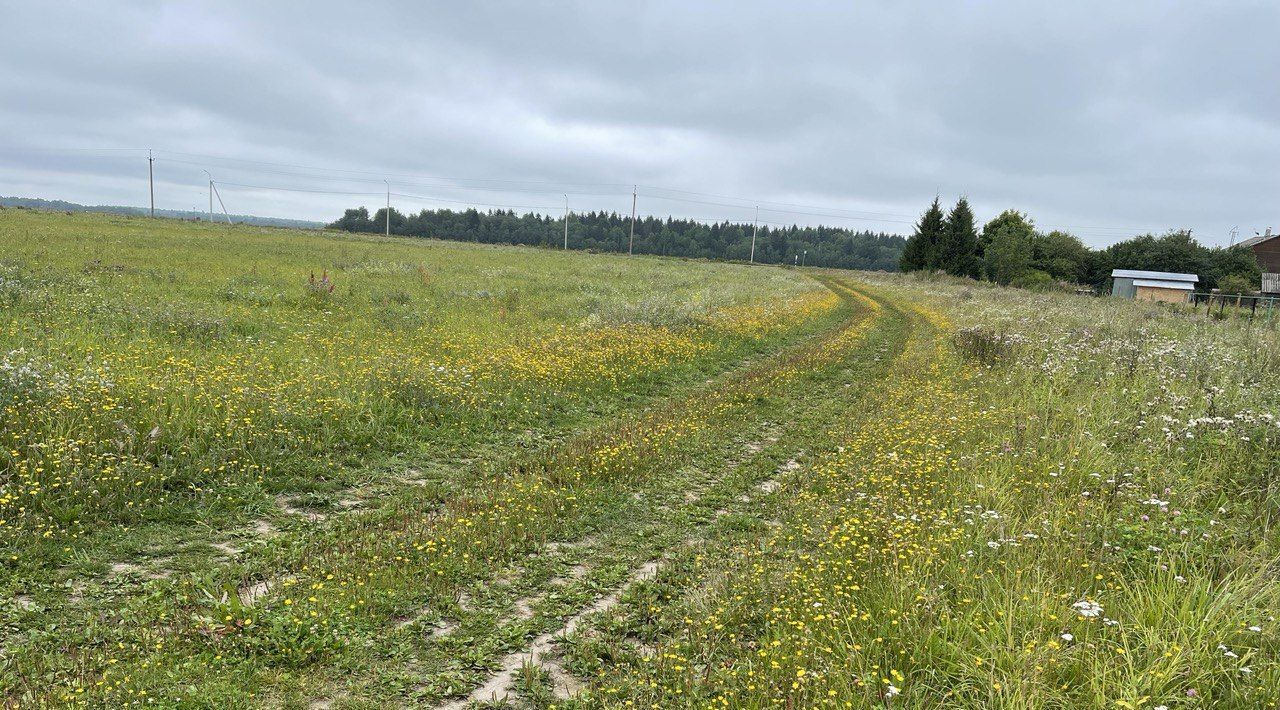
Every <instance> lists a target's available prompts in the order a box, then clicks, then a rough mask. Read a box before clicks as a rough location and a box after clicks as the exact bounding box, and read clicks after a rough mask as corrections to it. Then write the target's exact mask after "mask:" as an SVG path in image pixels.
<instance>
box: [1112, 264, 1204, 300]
mask: <svg viewBox="0 0 1280 710" xmlns="http://www.w3.org/2000/svg"><path fill="white" fill-rule="evenodd" d="M1199 281H1200V277H1199V276H1196V275H1195V274H1174V273H1169V272H1167V271H1139V270H1136V269H1116V270H1114V271H1112V272H1111V295H1112V296H1121V297H1123V298H1132V299H1134V300H1136V301H1162V302H1164V303H1186V302H1187V301H1188V300H1189V299H1190V296H1191V292H1192V291H1195V289H1196V286H1195V285H1196V283H1197V282H1199Z"/></svg>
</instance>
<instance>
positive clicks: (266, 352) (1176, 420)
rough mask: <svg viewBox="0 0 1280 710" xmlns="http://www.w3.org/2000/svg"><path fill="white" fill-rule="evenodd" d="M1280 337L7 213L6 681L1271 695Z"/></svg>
mask: <svg viewBox="0 0 1280 710" xmlns="http://www.w3.org/2000/svg"><path fill="white" fill-rule="evenodd" d="M1278 373H1280V338H1278V337H1277V334H1276V331H1275V327H1274V324H1272V323H1271V322H1268V321H1266V320H1250V319H1243V318H1212V317H1208V316H1206V314H1205V313H1204V312H1203V311H1202V312H1200V313H1198V314H1197V313H1193V312H1190V311H1187V310H1183V309H1179V308H1176V307H1156V306H1153V305H1150V304H1136V303H1132V302H1126V301H1118V300H1112V299H1098V298H1090V297H1082V296H1075V295H1068V294H1044V293H1031V292H1027V291H1022V290H1018V289H1012V288H1004V287H999V286H995V285H992V284H979V283H976V282H973V281H966V280H960V279H952V278H948V277H927V276H922V275H912V276H902V275H898V274H882V273H863V272H849V271H836V270H816V269H791V268H779V267H762V266H748V265H743V264H730V263H711V262H704V261H689V260H677V259H664V258H657V257H627V256H624V255H605V254H587V253H574V252H570V253H565V252H561V251H554V250H544V249H534V248H526V247H502V246H492V245H478V244H467V243H459V242H444V241H435V240H426V239H411V238H390V239H388V238H382V237H379V236H374V235H362V234H361V235H357V234H349V233H338V232H326V231H299V230H288V229H277V228H256V227H248V226H244V225H237V226H234V227H232V226H227V225H217V224H211V223H192V222H180V221H170V220H149V219H144V218H128V217H117V216H104V215H88V214H77V215H64V214H53V213H41V212H34V211H30V210H15V209H6V210H3V211H0V561H2V562H3V565H2V566H0V620H2V621H0V702H3V703H4V704H5V706H6V707H9V706H12V707H64V706H90V707H126V706H139V705H151V706H157V707H209V708H227V707H287V708H374V707H388V706H391V707H444V708H464V707H469V706H470V707H485V706H492V707H534V708H550V707H584V708H587V707H662V708H666V707H690V708H702V707H726V708H740V707H746V708H763V707H786V708H798V707H894V706H903V707H955V708H961V707H965V708H967V707H1002V708H1078V707H1096V708H1117V707H1119V708H1130V709H1133V708H1159V707H1161V706H1164V707H1165V708H1189V707H1241V708H1252V707H1267V706H1271V705H1274V702H1275V700H1274V699H1275V698H1276V697H1277V696H1280V664H1278V663H1277V643H1278V640H1280V635H1278V634H1277V623H1276V619H1275V614H1276V610H1277V604H1278V602H1280V594H1278V590H1277V584H1276V580H1275V577H1276V559H1277V557H1278V554H1277V553H1280V534H1278V533H1277V531H1276V525H1275V520H1276V517H1277V513H1280V507H1278V506H1280V483H1277V476H1278V475H1280V465H1278V461H1277V448H1278V446H1280V419H1278V418H1277V417H1280V407H1278V405H1280V374H1278Z"/></svg>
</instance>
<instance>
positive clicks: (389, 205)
mask: <svg viewBox="0 0 1280 710" xmlns="http://www.w3.org/2000/svg"><path fill="white" fill-rule="evenodd" d="M383 182H384V183H386V184H387V236H388V237H389V236H391V183H390V182H387V181H386V180H383Z"/></svg>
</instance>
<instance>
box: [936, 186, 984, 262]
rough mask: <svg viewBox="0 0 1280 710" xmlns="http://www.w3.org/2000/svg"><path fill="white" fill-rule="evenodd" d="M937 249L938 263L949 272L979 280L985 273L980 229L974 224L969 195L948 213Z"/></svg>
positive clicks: (961, 199) (962, 198)
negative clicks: (981, 255) (983, 270)
mask: <svg viewBox="0 0 1280 710" xmlns="http://www.w3.org/2000/svg"><path fill="white" fill-rule="evenodd" d="M937 251H938V263H937V265H936V266H937V268H940V269H942V270H943V271H946V272H947V273H948V274H951V275H952V276H967V277H969V278H975V279H976V278H978V277H979V276H980V275H981V274H980V271H981V268H980V265H981V262H980V261H979V260H978V230H977V229H976V228H975V227H974V226H973V209H972V208H970V207H969V200H967V199H966V198H964V197H961V198H960V200H959V201H958V202H956V206H955V207H953V208H951V212H950V214H948V215H947V219H946V223H945V224H944V225H943V229H942V238H941V239H940V240H939V242H938V250H937Z"/></svg>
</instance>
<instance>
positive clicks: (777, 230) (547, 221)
mask: <svg viewBox="0 0 1280 710" xmlns="http://www.w3.org/2000/svg"><path fill="white" fill-rule="evenodd" d="M385 218H386V212H385V208H383V209H379V210H378V211H377V212H376V213H374V215H373V216H370V215H369V210H367V209H366V208H364V207H359V208H356V209H349V210H347V211H346V213H345V214H343V216H342V218H341V219H339V220H337V221H336V222H334V223H333V224H330V225H329V227H330V228H333V229H343V230H346V231H348V232H382V231H383V229H384V228H385V226H384V221H383V220H384V219H385ZM630 228H631V217H630V216H629V215H628V216H623V215H619V214H617V213H616V212H586V213H581V214H574V215H572V216H571V217H570V218H569V248H570V249H587V250H593V251H601V252H622V253H626V251H627V239H628V234H629V233H630ZM751 228H752V225H751V224H749V223H747V224H742V223H735V222H717V223H714V224H705V223H702V222H696V221H693V220H688V219H674V218H670V217H668V218H667V219H660V218H657V217H643V218H637V219H636V236H635V252H636V253H637V254H659V255H662V256H683V257H693V258H701V259H736V260H740V261H746V260H747V259H748V258H749V257H750V255H751ZM391 233H392V234H398V235H403V236H412V237H434V238H437V239H452V240H457V241H465V242H480V243H483V244H526V245H532V246H543V247H561V246H563V245H564V221H563V220H562V219H560V218H557V217H551V216H547V215H537V214H523V215H518V214H516V213H515V212H513V211H507V210H494V211H489V212H481V211H479V210H475V209H469V210H466V211H462V212H455V211H453V210H447V209H445V210H423V211H421V212H419V213H418V214H416V215H404V214H401V213H400V212H398V211H396V210H395V209H394V208H393V209H392V210H391ZM905 245H906V239H905V238H904V237H901V236H898V235H896V234H882V233H876V232H857V231H851V230H848V229H841V228H839V227H800V226H790V227H768V226H764V225H761V227H760V234H759V236H757V238H756V254H755V260H756V261H758V262H761V263H765V264H780V263H787V264H790V263H793V262H795V260H796V259H797V258H801V259H803V260H804V263H805V264H806V265H809V266H828V267H834V268H841V269H867V270H873V271H896V270H897V269H898V261H899V259H900V258H901V256H902V249H903V247H904V246H905ZM805 252H808V253H807V254H806V253H805Z"/></svg>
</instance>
